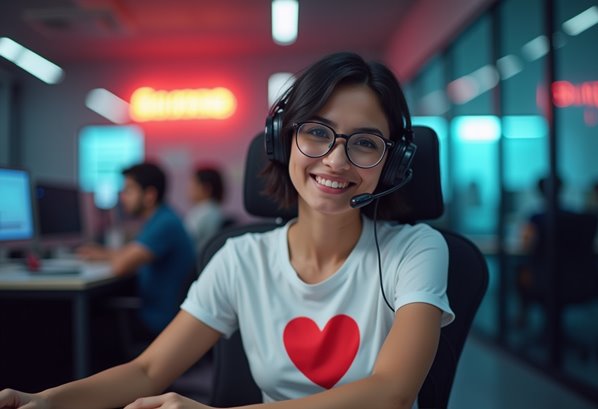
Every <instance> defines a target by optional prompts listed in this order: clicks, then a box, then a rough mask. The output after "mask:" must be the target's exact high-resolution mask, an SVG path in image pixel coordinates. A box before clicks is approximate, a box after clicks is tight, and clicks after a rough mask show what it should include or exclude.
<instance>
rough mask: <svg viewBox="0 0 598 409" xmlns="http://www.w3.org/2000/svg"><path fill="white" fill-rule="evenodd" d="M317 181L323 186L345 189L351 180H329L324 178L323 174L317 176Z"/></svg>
mask: <svg viewBox="0 0 598 409" xmlns="http://www.w3.org/2000/svg"><path fill="white" fill-rule="evenodd" d="M315 179H316V182H318V184H320V185H322V186H326V187H331V188H333V189H344V188H346V187H347V186H349V182H338V181H336V180H328V179H325V178H323V177H322V176H316V177H315Z"/></svg>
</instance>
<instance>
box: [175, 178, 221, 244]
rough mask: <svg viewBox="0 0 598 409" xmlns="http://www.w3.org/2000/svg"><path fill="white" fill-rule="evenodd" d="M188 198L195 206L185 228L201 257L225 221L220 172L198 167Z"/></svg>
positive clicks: (186, 220) (188, 213)
mask: <svg viewBox="0 0 598 409" xmlns="http://www.w3.org/2000/svg"><path fill="white" fill-rule="evenodd" d="M188 197H189V200H190V201H191V202H192V203H193V206H192V207H191V209H190V210H189V211H188V212H187V214H186V216H185V227H186V228H187V231H188V232H189V235H190V236H191V238H192V239H193V241H194V244H195V251H196V254H197V255H199V254H200V253H201V251H202V250H203V248H204V247H205V245H206V244H207V243H208V241H209V240H210V239H211V238H212V236H214V234H215V233H216V232H217V231H218V230H219V229H220V228H221V227H222V224H223V222H224V220H225V217H224V214H223V212H222V208H221V203H222V200H223V197H224V182H223V178H222V174H221V172H220V170H218V169H217V168H216V167H212V166H201V167H198V168H197V169H196V170H195V173H194V174H193V178H192V179H191V181H190V183H189V188H188Z"/></svg>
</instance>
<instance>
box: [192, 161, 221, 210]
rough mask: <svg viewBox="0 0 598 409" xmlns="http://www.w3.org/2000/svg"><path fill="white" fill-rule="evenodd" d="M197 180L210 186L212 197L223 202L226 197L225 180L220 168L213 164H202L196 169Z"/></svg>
mask: <svg viewBox="0 0 598 409" xmlns="http://www.w3.org/2000/svg"><path fill="white" fill-rule="evenodd" d="M195 180H197V181H198V182H199V183H201V184H202V185H208V186H210V192H211V197H212V199H214V200H216V201H217V202H219V203H220V202H222V199H223V198H224V181H223V179H222V174H221V173H220V171H219V170H218V169H216V168H215V167H212V166H201V167H198V168H196V169H195Z"/></svg>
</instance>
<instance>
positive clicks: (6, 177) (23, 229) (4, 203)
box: [0, 168, 35, 247]
mask: <svg viewBox="0 0 598 409" xmlns="http://www.w3.org/2000/svg"><path fill="white" fill-rule="evenodd" d="M34 237H35V221H34V218H33V206H32V200H31V178H30V175H29V172H28V171H26V170H24V169H12V168H0V246H1V247H8V246H9V245H14V244H16V245H23V244H25V242H27V241H30V240H33V239H34Z"/></svg>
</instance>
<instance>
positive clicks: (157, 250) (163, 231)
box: [135, 218, 177, 258]
mask: <svg viewBox="0 0 598 409" xmlns="http://www.w3.org/2000/svg"><path fill="white" fill-rule="evenodd" d="M176 236H177V232H176V224H175V223H174V222H173V221H170V220H168V219H167V218H161V219H159V220H155V221H154V222H153V223H151V224H150V225H146V226H145V227H144V228H143V229H142V230H141V233H140V234H139V236H137V238H136V239H135V241H136V242H137V243H139V244H141V245H142V246H144V247H146V248H147V249H148V250H149V251H150V252H151V253H152V254H153V255H154V257H156V258H161V257H163V256H164V255H165V254H166V253H167V252H168V250H169V248H170V246H172V244H173V241H171V240H168V239H167V238H168V237H176Z"/></svg>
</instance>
